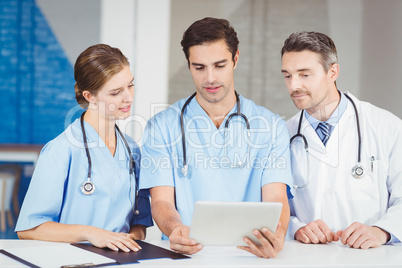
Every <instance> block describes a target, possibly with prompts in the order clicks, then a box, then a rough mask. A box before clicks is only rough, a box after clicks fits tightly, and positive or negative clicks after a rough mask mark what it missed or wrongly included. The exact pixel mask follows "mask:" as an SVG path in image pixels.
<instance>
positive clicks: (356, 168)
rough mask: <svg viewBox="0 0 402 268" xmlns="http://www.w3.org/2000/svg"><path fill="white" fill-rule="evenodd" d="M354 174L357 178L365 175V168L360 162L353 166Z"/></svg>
mask: <svg viewBox="0 0 402 268" xmlns="http://www.w3.org/2000/svg"><path fill="white" fill-rule="evenodd" d="M352 175H353V177H354V178H355V179H361V178H363V176H364V168H363V166H362V165H361V164H360V163H357V165H356V166H354V167H353V168H352Z"/></svg>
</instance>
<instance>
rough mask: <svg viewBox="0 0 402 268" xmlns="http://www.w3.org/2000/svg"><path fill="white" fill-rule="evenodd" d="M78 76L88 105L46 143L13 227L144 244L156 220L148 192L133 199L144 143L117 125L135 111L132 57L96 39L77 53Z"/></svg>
mask: <svg viewBox="0 0 402 268" xmlns="http://www.w3.org/2000/svg"><path fill="white" fill-rule="evenodd" d="M74 76H75V80H76V84H75V93H76V99H77V102H78V103H79V104H80V105H81V107H83V108H87V109H86V111H85V112H84V113H83V114H82V116H81V118H79V119H77V120H76V121H75V122H73V123H72V124H71V125H70V126H68V127H67V129H66V130H65V131H64V132H63V133H62V134H60V135H59V136H58V137H56V138H55V139H54V140H52V141H50V142H49V143H48V144H46V145H45V147H44V148H43V149H42V152H41V155H40V157H39V160H38V163H37V165H36V168H35V171H34V174H33V177H32V180H31V183H30V186H29V189H28V192H27V194H26V197H25V200H24V203H23V205H22V208H21V213H20V216H19V218H18V222H17V226H16V229H15V231H16V232H17V234H18V237H19V238H20V239H37V240H46V241H59V242H70V243H71V242H79V241H89V242H90V243H92V244H93V245H94V246H97V247H108V248H110V249H112V250H115V251H118V250H123V251H126V252H128V251H138V250H139V249H140V246H139V245H138V244H137V243H136V242H135V240H142V239H144V238H145V235H146V227H147V226H151V225H152V217H151V212H150V204H149V193H147V192H146V191H145V192H142V191H140V193H139V197H138V199H135V189H136V178H138V176H139V161H140V150H139V147H138V146H137V144H136V143H135V142H134V141H133V140H132V139H131V138H130V137H128V136H126V135H124V134H122V133H121V132H120V131H119V129H118V128H117V127H115V124H116V119H125V118H127V117H128V116H129V115H130V110H131V104H132V101H133V95H134V85H133V80H134V78H133V75H132V74H131V71H130V68H129V63H128V61H127V58H126V57H125V56H124V55H123V54H122V53H121V51H120V50H119V49H117V48H112V47H110V46H108V45H103V44H99V45H94V46H91V47H89V48H88V49H86V50H85V51H84V52H82V53H81V55H80V56H79V57H78V59H77V61H76V63H75V67H74ZM84 141H86V143H87V150H86V148H85V143H84ZM87 151H88V152H87ZM130 153H131V154H132V157H131V158H130V155H129V154H130ZM88 154H89V156H88ZM89 159H90V161H88V160H89ZM131 159H134V163H135V164H134V166H130V160H131ZM131 163H132V162H131ZM89 166H91V167H90V168H89ZM130 167H131V168H130ZM130 171H131V172H130ZM88 177H90V178H88Z"/></svg>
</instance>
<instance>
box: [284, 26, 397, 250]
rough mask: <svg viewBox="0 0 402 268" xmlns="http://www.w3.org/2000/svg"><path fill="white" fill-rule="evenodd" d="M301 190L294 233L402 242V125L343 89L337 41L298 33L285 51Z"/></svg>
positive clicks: (363, 243) (358, 244)
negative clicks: (339, 84)
mask: <svg viewBox="0 0 402 268" xmlns="http://www.w3.org/2000/svg"><path fill="white" fill-rule="evenodd" d="M281 55H282V73H283V75H284V77H285V83H286V86H287V88H288V91H289V94H290V97H291V98H292V100H293V102H294V104H295V106H296V107H297V108H298V109H300V110H301V111H300V112H299V113H298V114H296V115H295V116H294V117H292V118H291V119H290V120H289V121H288V122H287V123H288V129H289V133H290V136H291V137H292V139H291V154H292V158H291V160H292V173H293V177H294V182H295V185H294V187H293V191H292V193H293V195H294V198H293V199H292V200H291V201H290V205H291V216H292V217H291V220H290V223H289V229H288V235H290V236H291V237H292V238H294V239H296V240H298V241H301V242H303V243H327V242H332V241H338V240H341V242H342V243H343V244H345V245H346V244H347V245H349V246H351V247H354V248H362V249H367V248H371V247H378V246H380V245H383V244H390V243H398V242H400V240H401V239H402V224H401V222H402V165H401V161H402V121H401V120H400V119H399V118H398V117H396V116H394V115H393V114H391V113H390V112H388V111H385V110H383V109H380V108H378V107H375V106H374V105H372V104H370V103H367V102H363V101H359V100H358V99H356V97H354V96H353V95H352V94H350V93H347V92H346V93H342V92H340V91H338V89H337V86H336V82H335V81H336V79H337V77H338V75H339V65H338V63H337V52H336V47H335V44H334V42H333V41H332V40H331V38H329V37H328V36H326V35H325V34H322V33H317V32H299V33H293V34H291V35H290V36H289V38H288V39H287V40H286V41H285V43H284V46H283V48H282V51H281Z"/></svg>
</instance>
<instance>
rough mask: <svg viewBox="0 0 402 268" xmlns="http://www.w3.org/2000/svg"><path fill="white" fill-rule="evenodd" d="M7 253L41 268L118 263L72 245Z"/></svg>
mask: <svg viewBox="0 0 402 268" xmlns="http://www.w3.org/2000/svg"><path fill="white" fill-rule="evenodd" d="M7 252H9V253H11V254H13V255H15V256H17V257H20V258H21V259H24V260H25V261H28V262H30V263H32V264H35V265H37V266H39V267H60V266H63V265H72V264H83V263H93V264H95V265H97V264H106V263H110V264H111V263H116V261H115V260H113V259H110V258H106V257H104V256H102V255H99V254H95V253H92V252H90V251H88V250H83V249H80V248H78V247H75V246H71V245H70V244H56V245H51V246H40V247H20V248H10V249H7Z"/></svg>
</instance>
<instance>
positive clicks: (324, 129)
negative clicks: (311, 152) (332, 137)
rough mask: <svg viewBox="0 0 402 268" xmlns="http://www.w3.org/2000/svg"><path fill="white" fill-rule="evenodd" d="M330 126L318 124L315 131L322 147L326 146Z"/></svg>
mask: <svg viewBox="0 0 402 268" xmlns="http://www.w3.org/2000/svg"><path fill="white" fill-rule="evenodd" d="M330 127H331V125H330V124H328V123H319V124H318V126H317V129H316V132H317V134H320V133H319V132H321V135H318V136H319V137H320V138H321V141H322V143H323V144H324V145H327V141H328V139H329V130H330Z"/></svg>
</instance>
